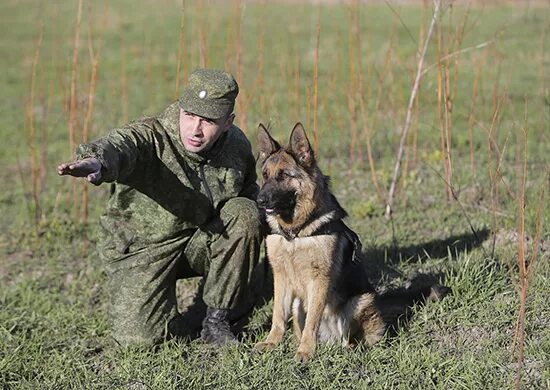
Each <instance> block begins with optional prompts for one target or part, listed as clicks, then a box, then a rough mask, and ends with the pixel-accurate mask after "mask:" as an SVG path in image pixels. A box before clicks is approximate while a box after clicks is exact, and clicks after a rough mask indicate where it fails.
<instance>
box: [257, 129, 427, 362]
mask: <svg viewBox="0 0 550 390" xmlns="http://www.w3.org/2000/svg"><path fill="white" fill-rule="evenodd" d="M258 145H259V149H260V157H259V158H260V160H261V162H262V175H263V180H264V183H263V186H262V188H261V190H260V193H259V195H258V198H257V203H258V206H259V207H260V208H262V209H264V210H265V215H266V221H267V223H268V225H269V228H270V230H271V232H270V234H268V235H267V237H266V245H267V256H268V259H269V263H270V265H271V267H272V269H273V281H274V301H273V318H272V326H271V331H270V332H269V335H268V337H267V339H266V340H265V341H264V342H260V343H257V344H256V345H255V349H257V350H265V349H271V348H273V347H275V346H276V345H277V344H279V343H280V342H281V340H282V339H283V336H284V333H285V330H286V327H287V322H288V320H289V318H290V317H291V316H292V324H293V330H294V334H295V336H296V338H297V340H298V343H299V346H298V351H297V353H296V359H297V360H299V361H307V360H309V359H311V358H312V356H313V354H314V352H315V348H316V345H317V342H318V341H321V342H327V341H332V342H337V343H341V344H342V345H343V346H352V345H355V344H356V343H358V342H361V341H365V342H367V343H368V344H369V345H372V344H374V343H376V342H377V341H378V340H380V339H381V338H382V337H383V335H384V333H385V331H386V327H387V326H386V321H385V317H384V313H383V307H382V306H383V302H381V300H380V299H379V298H380V297H379V296H377V294H376V292H375V290H374V288H373V287H372V286H371V285H370V284H369V283H368V280H367V275H366V271H365V267H364V265H363V264H361V263H362V262H361V243H360V240H359V237H358V236H357V235H356V234H355V233H354V232H353V231H352V230H351V229H350V228H349V227H348V226H347V225H346V224H345V223H344V222H343V219H344V218H345V217H346V215H347V214H346V212H345V210H344V209H343V208H342V207H341V206H340V204H339V203H338V201H337V200H336V198H335V197H334V195H333V194H332V193H331V192H330V189H329V180H328V177H327V176H325V175H323V173H322V172H321V170H320V169H319V167H318V166H317V163H316V160H315V157H314V154H313V150H312V148H311V145H310V143H309V140H308V138H307V136H306V133H305V130H304V128H303V126H302V124H300V123H297V124H296V126H294V129H293V130H292V133H291V135H290V142H289V144H288V146H287V147H281V146H280V145H279V143H278V142H277V141H275V140H274V139H273V138H272V137H271V136H270V134H269V132H268V130H267V129H266V128H265V127H264V126H263V125H262V124H260V126H259V129H258ZM432 292H433V291H429V292H427V293H425V294H424V295H425V298H427V297H428V295H430V294H431V293H432ZM392 299H393V301H395V297H393V298H392ZM409 303H410V302H409Z"/></svg>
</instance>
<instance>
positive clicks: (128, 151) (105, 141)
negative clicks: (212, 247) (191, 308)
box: [77, 102, 258, 246]
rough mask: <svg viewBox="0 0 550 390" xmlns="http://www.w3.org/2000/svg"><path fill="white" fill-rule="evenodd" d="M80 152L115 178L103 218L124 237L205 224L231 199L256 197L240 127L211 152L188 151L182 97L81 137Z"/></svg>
mask: <svg viewBox="0 0 550 390" xmlns="http://www.w3.org/2000/svg"><path fill="white" fill-rule="evenodd" d="M77 157H78V158H80V159H82V158H86V157H95V158H97V159H98V160H99V161H101V164H102V165H103V168H102V182H115V183H116V184H113V188H112V190H111V191H112V192H111V197H110V200H109V205H108V208H107V210H106V211H105V213H104V214H103V216H102V218H101V224H102V226H103V227H104V229H105V230H106V232H105V233H107V235H111V234H112V235H115V236H118V238H119V240H117V241H118V242H119V243H120V242H122V243H125V242H126V243H134V242H136V241H137V242H140V243H141V244H143V245H144V246H147V245H148V244H152V243H160V242H163V241H166V240H169V239H171V238H174V237H177V236H179V235H181V234H182V232H183V231H184V230H185V229H196V228H197V227H199V228H201V227H203V226H204V225H205V223H206V222H208V221H209V220H211V219H212V218H213V217H214V216H215V215H216V214H217V212H218V210H219V209H220V208H221V207H222V206H223V205H224V203H225V202H226V201H227V200H228V199H230V198H234V197H237V196H243V197H247V198H250V199H255V197H256V194H257V191H258V185H257V184H256V164H255V160H254V156H253V154H252V151H251V147H250V142H249V141H248V139H247V138H246V136H245V135H244V134H243V133H242V131H241V130H240V129H239V128H238V127H236V126H232V127H231V128H230V129H229V131H227V132H226V133H224V134H223V135H222V136H221V137H220V138H219V139H218V141H217V142H216V144H215V145H214V147H213V148H212V149H211V150H209V151H208V152H207V153H206V155H199V154H195V153H191V152H188V151H187V150H186V149H185V147H184V146H183V144H182V142H181V140H180V135H179V105H178V103H177V102H176V103H173V104H171V105H170V106H169V107H168V108H167V109H166V110H165V111H164V112H162V113H161V114H160V115H158V116H156V117H149V118H143V119H140V120H138V121H135V122H131V123H129V124H128V125H126V126H124V127H122V128H119V129H114V130H112V131H111V132H110V133H109V134H108V135H107V136H105V137H103V138H100V139H98V140H96V141H94V142H91V143H88V144H83V145H79V147H78V149H77ZM109 233H111V234H109Z"/></svg>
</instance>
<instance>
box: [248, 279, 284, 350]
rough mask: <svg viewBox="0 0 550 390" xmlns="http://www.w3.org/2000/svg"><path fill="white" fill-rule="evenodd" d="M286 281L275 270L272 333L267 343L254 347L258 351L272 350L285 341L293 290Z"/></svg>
mask: <svg viewBox="0 0 550 390" xmlns="http://www.w3.org/2000/svg"><path fill="white" fill-rule="evenodd" d="M286 280H287V278H286V277H285V276H284V275H282V274H281V273H280V272H278V271H276V270H273V317H272V321H271V331H270V332H269V335H268V336H267V339H266V340H265V341H263V342H260V343H257V344H256V345H255V346H254V349H256V350H259V351H263V350H266V349H272V348H274V347H275V346H276V345H277V344H279V343H280V342H281V340H282V339H283V336H284V334H285V330H286V325H287V322H288V318H289V316H290V307H291V303H292V294H291V290H290V288H289V287H288V286H287V285H286V283H285V281H286Z"/></svg>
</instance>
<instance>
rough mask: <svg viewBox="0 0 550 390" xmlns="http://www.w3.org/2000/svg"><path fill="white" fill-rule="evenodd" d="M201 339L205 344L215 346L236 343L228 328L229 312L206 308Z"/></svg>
mask: <svg viewBox="0 0 550 390" xmlns="http://www.w3.org/2000/svg"><path fill="white" fill-rule="evenodd" d="M201 338H202V339H203V340H204V341H206V342H207V343H210V344H216V345H223V344H226V343H232V342H237V338H236V337H235V335H234V334H233V333H232V332H231V329H230V327H229V310H226V309H212V308H210V307H208V308H206V317H205V318H204V321H202V331H201Z"/></svg>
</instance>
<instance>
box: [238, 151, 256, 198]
mask: <svg viewBox="0 0 550 390" xmlns="http://www.w3.org/2000/svg"><path fill="white" fill-rule="evenodd" d="M257 178H258V176H257V175H256V160H255V159H254V156H253V155H252V151H250V152H249V153H248V155H247V162H246V171H245V176H244V184H243V189H242V191H241V193H240V194H239V196H243V197H245V198H248V199H252V200H254V201H255V200H256V197H257V196H258V192H259V191H260V187H259V186H258V183H256V180H257Z"/></svg>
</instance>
